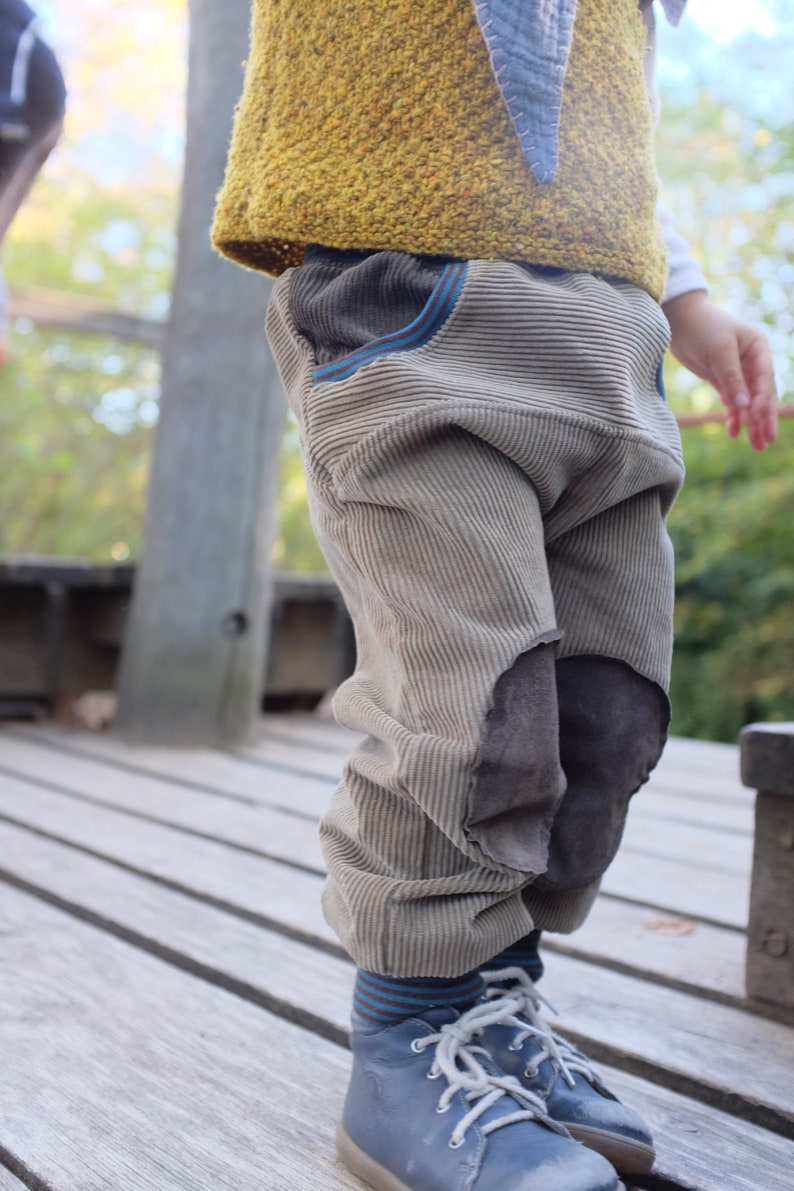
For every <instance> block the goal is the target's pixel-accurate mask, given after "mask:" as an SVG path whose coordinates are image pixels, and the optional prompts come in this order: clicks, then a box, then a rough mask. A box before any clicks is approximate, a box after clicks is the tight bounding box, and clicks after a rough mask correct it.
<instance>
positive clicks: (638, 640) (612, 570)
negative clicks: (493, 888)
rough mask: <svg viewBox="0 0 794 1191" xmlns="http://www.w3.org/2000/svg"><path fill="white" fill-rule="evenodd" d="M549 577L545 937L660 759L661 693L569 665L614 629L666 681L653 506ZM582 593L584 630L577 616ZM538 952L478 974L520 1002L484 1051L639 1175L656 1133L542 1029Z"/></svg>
mask: <svg viewBox="0 0 794 1191" xmlns="http://www.w3.org/2000/svg"><path fill="white" fill-rule="evenodd" d="M548 563H549V573H550V576H551V582H552V586H553V589H554V592H555V602H556V607H557V611H558V615H559V616H560V618H561V623H563V624H565V625H566V630H567V631H566V635H565V638H564V642H563V645H562V648H561V652H564V651H565V650H566V649H569V650H572V651H574V652H573V653H572V654H571V655H570V656H567V657H562V658H560V659H558V661H557V664H556V675H557V699H558V706H559V720H560V759H561V762H562V767H563V770H564V772H565V777H566V792H565V795H564V797H563V799H562V802H561V803H560V806H559V808H558V810H557V814H556V816H555V819H554V824H553V826H552V831H551V840H550V847H549V862H548V866H547V869H546V872H545V873H543V874H542V875H541V876H539V877H538V878H537V880H536V881H535V882H534V883H533V885H532V887H531V888H528V889H527V890H526V891H525V898H526V900H527V902H528V903H530V905H531V907H532V913H533V916H536V917H539V916H541V915H543V916H544V918H545V921H546V923H547V925H548V924H549V923H550V922H552V921H553V919H554V911H553V904H554V901H555V900H556V898H557V897H559V896H562V895H564V894H566V893H567V892H568V891H570V890H571V889H580V890H582V889H585V888H587V887H588V886H589V887H590V888H595V887H596V886H597V883H598V880H599V878H600V876H601V874H602V873H603V872H604V870H605V869H606V868H607V866H608V864H609V863H610V861H611V860H612V858H613V856H614V854H615V852H616V851H617V848H618V845H619V843H620V838H621V835H622V832H623V826H624V823H625V819H626V814H627V811H628V806H629V800H630V798H631V797H632V796H633V795H634V794H635V793H636V791H637V790H638V789H639V788H640V786H641V785H642V784H643V783H644V782H645V781H646V780H647V778H648V775H649V773H650V771H651V770H652V769H653V767H654V765H655V764H656V762H657V761H658V759H659V756H660V755H661V751H662V748H663V746H664V741H665V737H666V732H667V726H668V722H669V704H668V700H667V697H666V695H665V693H664V691H663V690H662V687H661V686H660V685H659V684H658V683H657V682H654V681H652V680H651V679H649V678H647V677H645V676H643V674H640V673H638V672H637V671H636V670H635V669H633V668H632V667H631V666H629V665H628V664H627V663H626V662H624V661H621V660H617V659H616V658H614V657H605V656H599V655H597V654H595V653H592V652H582V653H578V652H575V651H577V650H580V649H581V650H583V651H586V650H592V649H594V648H597V647H598V646H599V645H601V646H602V647H603V644H604V643H605V642H607V641H608V640H610V639H611V638H612V636H613V635H614V632H615V623H616V619H617V618H619V631H620V633H621V634H622V637H623V642H624V648H627V646H628V643H629V642H632V641H633V642H634V648H635V651H636V652H635V655H634V656H635V660H636V661H637V662H638V663H639V661H640V651H643V652H644V654H645V661H644V665H645V667H646V669H647V670H649V671H650V672H652V673H653V672H655V673H657V674H659V675H660V677H662V678H663V675H664V664H665V660H666V659H667V658H668V657H669V650H670V642H671V637H672V597H673V572H672V556H671V552H670V549H669V542H668V540H667V535H666V531H665V528H664V518H663V516H662V511H661V505H660V499H659V494H658V492H656V491H655V490H653V489H649V490H647V491H645V492H642V493H640V494H638V495H636V496H634V497H632V498H631V499H629V500H627V501H625V502H622V503H621V504H620V505H619V506H616V507H615V508H612V509H610V510H608V511H607V512H606V513H604V514H602V515H601V516H599V517H597V518H595V519H593V521H592V522H588V523H586V524H585V525H582V526H579V527H577V528H576V529H575V530H573V531H572V532H571V533H569V534H565V535H563V536H561V538H560V539H558V540H556V541H554V542H552V543H550V546H549V549H548ZM582 592H586V593H587V615H586V616H583V615H582V612H581V610H580V609H579V608H577V607H576V606H575V605H576V602H577V601H578V600H579V599H580V598H581V593H582ZM563 618H565V619H563ZM648 659H655V661H649V660H648ZM654 667H655V669H654ZM532 942H533V939H532V937H530V938H529V939H527V940H526V941H525V943H524V954H523V955H522V954H521V951H522V947H521V945H519V947H518V948H517V954H513V955H511V953H510V952H509V951H507V952H505V953H503V954H502V955H501V956H499V957H497V958H496V959H495V960H494V961H492V962H491V963H489V964H488V965H486V967H485V969H484V972H483V975H484V978H485V980H486V983H487V985H488V995H489V996H503V995H504V994H505V992H507V991H510V992H512V993H514V994H516V995H520V996H521V997H522V1007H521V1009H520V1011H519V1013H518V1014H517V1017H516V1021H515V1022H514V1023H502V1024H501V1025H499V1026H494V1027H491V1028H490V1029H489V1030H488V1031H487V1033H486V1036H485V1038H484V1045H486V1046H487V1047H488V1049H489V1051H490V1053H491V1054H492V1055H493V1057H494V1058H495V1059H496V1060H497V1062H498V1063H499V1064H500V1066H502V1067H503V1069H504V1070H506V1071H508V1072H510V1073H511V1074H513V1075H515V1076H516V1077H517V1078H519V1079H520V1080H521V1082H522V1084H523V1086H524V1087H526V1088H527V1089H528V1090H532V1091H534V1092H536V1093H538V1094H540V1095H542V1096H543V1099H544V1101H545V1103H546V1105H547V1108H548V1111H549V1113H550V1115H551V1116H552V1117H553V1118H554V1119H555V1120H557V1121H560V1122H562V1123H563V1124H565V1126H566V1127H567V1128H568V1129H569V1130H570V1132H571V1133H572V1134H573V1135H574V1136H575V1137H576V1138H577V1139H578V1140H579V1141H581V1142H583V1143H584V1144H585V1145H588V1146H590V1147H592V1148H594V1149H596V1150H598V1152H600V1153H601V1154H603V1155H604V1156H605V1157H607V1158H608V1159H609V1160H610V1161H611V1162H612V1163H613V1164H614V1165H615V1166H616V1167H617V1169H618V1170H620V1171H621V1172H622V1173H626V1174H641V1173H644V1172H646V1171H647V1170H649V1169H650V1168H651V1166H652V1164H653V1160H654V1150H653V1139H652V1136H651V1133H650V1130H649V1129H648V1127H647V1125H646V1124H645V1123H644V1122H643V1121H642V1119H641V1118H640V1117H639V1116H638V1114H637V1113H635V1112H634V1111H633V1110H631V1109H630V1108H628V1107H626V1106H624V1105H622V1104H621V1103H619V1102H618V1101H617V1100H616V1098H615V1097H614V1096H613V1095H612V1094H611V1093H610V1092H609V1091H608V1090H607V1088H606V1087H605V1086H604V1083H603V1081H602V1080H601V1078H600V1076H599V1075H598V1073H597V1071H596V1070H595V1069H594V1068H593V1067H592V1065H591V1064H590V1063H589V1062H588V1061H587V1060H586V1059H585V1057H584V1056H583V1055H582V1054H581V1053H580V1052H579V1051H577V1050H576V1049H575V1048H573V1047H572V1046H571V1045H570V1044H569V1043H567V1042H566V1041H565V1040H564V1039H563V1038H561V1037H560V1036H559V1035H557V1034H556V1033H554V1031H553V1030H552V1029H551V1028H550V1026H549V1025H548V1024H547V1022H546V1021H545V1020H544V1018H543V1016H542V1015H541V1000H540V998H539V996H538V994H537V992H536V990H535V987H534V982H535V981H536V980H537V979H538V976H537V974H536V973H537V971H538V964H537V962H536V961H534V959H533V956H532V946H531V944H532ZM501 961H504V962H501ZM499 967H501V969H502V970H501V971H499V970H498V968H499ZM541 970H542V966H541Z"/></svg>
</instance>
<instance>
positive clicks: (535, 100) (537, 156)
mask: <svg viewBox="0 0 794 1191" xmlns="http://www.w3.org/2000/svg"><path fill="white" fill-rule="evenodd" d="M661 2H662V7H663V8H664V12H665V15H666V17H667V19H668V20H669V21H670V23H671V24H673V25H677V24H678V22H679V20H680V19H681V14H682V12H683V10H684V6H685V4H686V0H661ZM473 4H474V11H475V13H476V14H477V20H478V22H479V25H480V30H481V32H482V35H483V38H484V39H485V44H486V45H487V47H488V53H489V55H490V59H491V68H492V70H493V73H494V77H495V78H496V82H497V85H498V87H499V90H500V92H501V94H502V98H503V99H504V102H505V105H506V107H507V110H508V112H509V113H510V118H511V120H512V121H513V125H514V127H515V130H516V132H517V134H518V139H519V141H520V142H521V147H522V149H523V150H524V154H525V156H526V159H527V161H528V163H529V167H530V169H531V170H532V173H533V175H534V177H535V178H536V179H537V181H538V182H542V183H548V182H551V181H552V180H553V179H554V175H555V173H556V171H557V161H558V155H559V126H560V109H561V107H562V89H563V84H564V82H565V70H566V67H567V65H568V54H569V53H570V49H571V40H572V37H573V24H574V20H575V18H576V0H473Z"/></svg>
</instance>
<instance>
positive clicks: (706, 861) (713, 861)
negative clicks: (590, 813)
mask: <svg viewBox="0 0 794 1191" xmlns="http://www.w3.org/2000/svg"><path fill="white" fill-rule="evenodd" d="M621 849H622V850H627V851H629V852H631V853H632V854H634V855H636V856H648V857H658V858H660V859H663V860H676V861H679V862H680V861H683V862H684V863H686V864H690V865H692V867H693V868H694V869H697V870H698V871H699V872H714V873H728V874H729V875H735V876H740V877H742V878H743V879H745V880H749V877H750V870H751V867H752V858H753V839H752V836H751V835H746V836H745V835H738V834H728V833H725V832H720V831H717V830H715V828H713V827H706V826H700V827H698V826H696V825H694V824H690V825H687V826H682V825H680V824H679V823H677V822H675V821H672V822H671V821H669V820H655V821H654V823H653V827H652V828H649V826H648V822H647V821H646V820H643V819H642V818H640V817H639V816H638V815H635V814H634V813H633V810H630V811H629V817H628V821H627V823H626V830H625V832H624V835H623V842H622V843H621Z"/></svg>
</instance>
